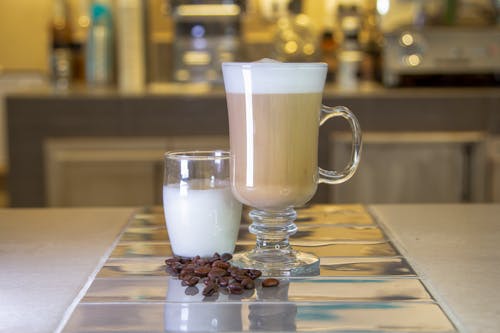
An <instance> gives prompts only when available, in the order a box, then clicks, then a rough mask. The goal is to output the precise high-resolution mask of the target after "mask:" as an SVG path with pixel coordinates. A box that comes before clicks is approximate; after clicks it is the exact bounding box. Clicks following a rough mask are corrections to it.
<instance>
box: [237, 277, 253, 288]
mask: <svg viewBox="0 0 500 333" xmlns="http://www.w3.org/2000/svg"><path fill="white" fill-rule="evenodd" d="M240 283H241V286H242V287H243V288H245V289H253V288H255V283H254V282H253V280H252V279H250V278H245V279H243V280H241V282H240Z"/></svg>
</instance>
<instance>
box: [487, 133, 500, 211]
mask: <svg viewBox="0 0 500 333" xmlns="http://www.w3.org/2000/svg"><path fill="white" fill-rule="evenodd" d="M487 146H488V148H487V151H488V158H487V163H488V164H487V177H488V182H487V186H486V190H487V197H488V198H487V199H489V200H490V201H493V202H500V136H492V137H490V138H488V141H487Z"/></svg>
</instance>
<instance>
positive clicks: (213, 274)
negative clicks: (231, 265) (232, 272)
mask: <svg viewBox="0 0 500 333" xmlns="http://www.w3.org/2000/svg"><path fill="white" fill-rule="evenodd" d="M224 275H227V271H226V270H225V269H222V268H218V267H215V268H212V269H211V270H210V272H208V277H209V278H210V279H212V280H213V279H216V278H220V277H221V276H224Z"/></svg>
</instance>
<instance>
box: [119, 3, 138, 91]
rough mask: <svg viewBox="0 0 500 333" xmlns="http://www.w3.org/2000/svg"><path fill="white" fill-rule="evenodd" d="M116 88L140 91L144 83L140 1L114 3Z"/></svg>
mask: <svg viewBox="0 0 500 333" xmlns="http://www.w3.org/2000/svg"><path fill="white" fill-rule="evenodd" d="M116 23H117V24H116V26H117V29H116V30H117V32H116V40H117V58H118V73H117V78H118V88H119V89H120V90H122V91H132V92H137V91H141V90H142V89H143V88H144V83H145V63H144V22H143V7H142V0H117V1H116Z"/></svg>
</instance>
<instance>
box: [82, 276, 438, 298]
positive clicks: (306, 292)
mask: <svg viewBox="0 0 500 333" xmlns="http://www.w3.org/2000/svg"><path fill="white" fill-rule="evenodd" d="M203 287H204V286H203V284H201V283H200V284H199V285H197V286H196V287H193V288H190V289H189V290H187V288H186V287H184V286H182V285H181V281H180V280H179V279H177V278H173V277H170V276H169V277H151V278H146V277H142V278H129V279H120V278H106V279H96V280H95V281H94V282H93V283H92V285H91V286H90V288H89V290H88V291H87V294H86V295H85V297H84V298H83V299H82V303H103V302H164V301H167V302H203V301H207V300H211V301H215V302H219V303H220V302H227V301H243V302H247V301H255V300H267V301H269V300H272V301H294V302H334V301H402V300H405V301H431V300H432V299H431V297H430V295H429V294H428V292H427V291H426V289H425V288H424V286H423V285H422V284H421V282H420V281H419V280H418V279H410V278H408V279H391V278H371V279H367V278H362V279H359V278H314V279H289V280H286V279H281V283H280V285H279V286H278V287H277V288H262V287H261V285H260V280H257V284H256V290H255V291H254V290H251V291H248V292H246V293H244V294H243V295H227V293H224V290H221V292H220V293H219V295H218V296H217V297H213V298H209V299H206V298H204V297H203V296H202V294H201V291H202V290H203ZM325 291H327V292H325ZM187 292H188V293H190V294H189V295H186V293H187ZM193 294H194V295H193Z"/></svg>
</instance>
